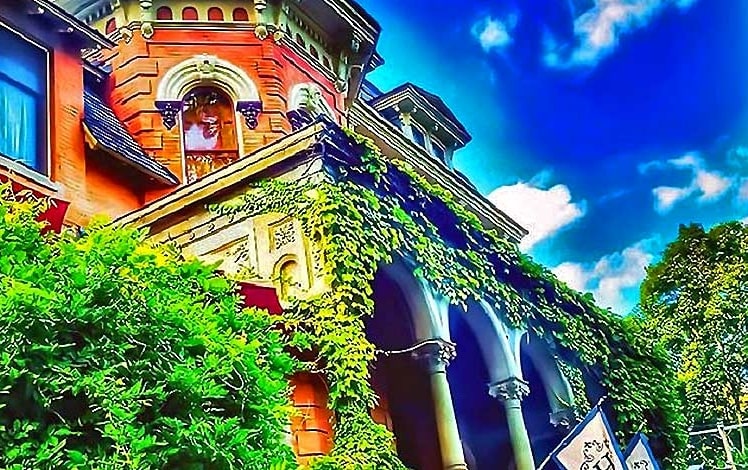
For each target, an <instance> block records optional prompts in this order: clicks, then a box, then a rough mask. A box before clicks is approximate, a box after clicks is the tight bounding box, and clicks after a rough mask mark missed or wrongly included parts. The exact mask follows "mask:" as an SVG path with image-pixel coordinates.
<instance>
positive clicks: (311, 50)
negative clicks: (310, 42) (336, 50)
mask: <svg viewBox="0 0 748 470" xmlns="http://www.w3.org/2000/svg"><path fill="white" fill-rule="evenodd" d="M309 53H310V54H312V57H314V58H315V59H317V60H319V52H317V48H316V47H314V46H309Z"/></svg>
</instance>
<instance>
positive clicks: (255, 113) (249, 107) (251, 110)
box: [236, 101, 262, 129]
mask: <svg viewBox="0 0 748 470" xmlns="http://www.w3.org/2000/svg"><path fill="white" fill-rule="evenodd" d="M236 110H237V111H238V112H239V113H240V114H241V115H242V116H244V122H245V124H247V127H249V128H250V129H256V128H257V125H258V124H259V120H258V118H259V116H260V112H262V102H261V101H237V103H236Z"/></svg>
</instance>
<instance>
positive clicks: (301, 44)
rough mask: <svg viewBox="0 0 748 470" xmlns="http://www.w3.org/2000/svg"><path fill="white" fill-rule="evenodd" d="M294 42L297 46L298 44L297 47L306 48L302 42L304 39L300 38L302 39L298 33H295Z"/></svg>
mask: <svg viewBox="0 0 748 470" xmlns="http://www.w3.org/2000/svg"><path fill="white" fill-rule="evenodd" d="M296 42H297V43H298V44H299V45H300V46H301V47H306V42H304V38H302V37H301V34H300V33H296Z"/></svg>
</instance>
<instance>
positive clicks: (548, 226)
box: [488, 173, 587, 250]
mask: <svg viewBox="0 0 748 470" xmlns="http://www.w3.org/2000/svg"><path fill="white" fill-rule="evenodd" d="M545 178H546V176H543V174H542V173H541V175H540V176H538V177H536V178H533V180H538V179H540V180H542V179H545ZM488 199H489V200H490V201H491V202H492V203H494V205H496V207H498V208H499V209H501V210H502V211H504V212H506V213H507V215H509V216H510V217H511V218H513V219H514V220H516V221H517V222H519V224H520V225H522V226H523V227H525V228H526V229H527V230H528V232H529V234H528V235H527V236H526V237H525V238H524V239H523V240H522V242H521V243H520V248H522V249H523V250H529V249H530V248H532V247H533V246H534V245H535V244H537V243H538V242H540V241H541V240H545V239H547V238H550V237H552V236H553V235H555V234H556V233H557V232H558V231H559V230H561V229H563V228H564V227H566V226H568V225H569V224H571V223H572V222H574V221H575V220H577V219H579V218H580V217H583V216H584V214H585V212H586V209H587V204H586V201H579V202H573V201H572V197H571V193H570V192H569V188H568V187H566V186H565V185H563V184H557V185H555V186H553V187H551V188H548V189H543V188H539V187H537V186H534V185H533V184H531V183H526V182H519V183H516V184H513V185H510V186H502V187H500V188H496V189H494V190H493V191H492V192H491V194H489V195H488Z"/></svg>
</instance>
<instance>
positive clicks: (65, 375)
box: [0, 186, 295, 469]
mask: <svg viewBox="0 0 748 470" xmlns="http://www.w3.org/2000/svg"><path fill="white" fill-rule="evenodd" d="M41 209H43V203H38V202H33V201H30V200H29V201H26V202H22V201H18V200H14V197H13V195H12V194H11V193H10V191H9V190H8V188H7V186H3V187H0V467H2V468H9V469H26V468H40V469H66V468H67V469H85V468H97V469H150V468H174V469H177V468H178V469H232V468H246V469H250V468H251V469H263V468H265V469H269V468H274V469H282V468H291V467H292V466H293V467H295V463H294V458H293V455H292V452H291V449H290V448H289V447H288V446H287V445H285V444H284V443H283V429H284V425H285V423H287V422H288V414H289V413H290V411H291V409H292V407H291V406H290V402H289V399H288V383H287V380H286V377H287V375H288V374H289V373H290V372H291V371H292V370H293V368H294V366H295V363H294V360H293V359H292V358H291V357H290V356H289V355H288V354H287V353H286V352H284V344H286V343H287V341H288V340H287V338H284V337H283V336H282V333H281V332H280V330H279V329H278V328H277V327H276V325H275V321H276V320H274V319H273V318H272V317H271V316H270V315H269V314H268V313H266V312H264V311H260V310H256V309H248V310H242V309H241V308H240V307H239V305H240V304H239V302H238V298H237V296H236V294H235V291H234V287H233V286H232V285H231V284H230V283H229V282H228V281H226V280H225V279H223V278H221V277H219V276H218V275H216V273H215V272H214V271H213V268H211V267H209V266H205V265H203V264H201V263H199V262H197V261H188V260H185V259H182V258H181V257H180V256H179V254H178V253H177V252H176V250H174V249H172V248H170V247H169V246H164V245H155V244H152V243H148V242H146V241H145V240H144V238H145V236H144V234H143V233H140V232H138V231H135V230H132V229H126V228H124V229H123V228H115V227H112V226H104V225H97V226H93V227H91V228H90V229H89V230H88V232H87V233H86V234H84V235H82V236H77V235H73V234H72V233H64V234H62V235H55V234H47V235H43V234H41V232H40V228H42V224H41V223H39V222H36V221H35V217H36V215H37V214H38V213H39V211H40V210H41Z"/></svg>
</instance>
